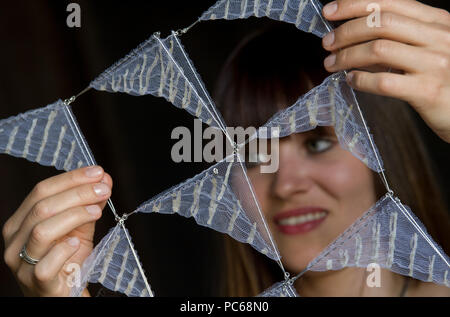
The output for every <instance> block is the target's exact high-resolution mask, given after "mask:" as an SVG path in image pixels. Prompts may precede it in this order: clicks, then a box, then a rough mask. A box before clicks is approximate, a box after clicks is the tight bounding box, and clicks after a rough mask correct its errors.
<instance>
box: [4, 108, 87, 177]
mask: <svg viewBox="0 0 450 317" xmlns="http://www.w3.org/2000/svg"><path fill="white" fill-rule="evenodd" d="M83 146H86V148H87V144H85V141H84V139H83V136H82V135H81V134H79V133H77V123H76V121H75V118H74V116H73V114H72V111H71V109H70V106H66V105H64V103H63V102H62V101H61V100H58V101H56V102H55V103H52V104H50V105H48V106H46V107H43V108H38V109H34V110H30V111H27V112H25V113H22V114H19V115H17V116H14V117H10V118H7V119H3V120H0V153H5V154H9V155H12V156H15V157H22V158H25V159H27V160H29V161H31V162H36V163H39V164H41V165H45V166H54V167H56V168H57V169H59V170H65V171H69V170H73V169H76V168H80V167H82V166H87V165H89V164H88V157H87V155H86V153H85V152H86V151H85V150H84V149H83Z"/></svg>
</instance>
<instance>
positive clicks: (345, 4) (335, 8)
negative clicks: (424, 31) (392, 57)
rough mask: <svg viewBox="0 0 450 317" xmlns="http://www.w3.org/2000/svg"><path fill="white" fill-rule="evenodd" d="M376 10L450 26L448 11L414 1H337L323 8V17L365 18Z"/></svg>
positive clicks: (333, 18)
mask: <svg viewBox="0 0 450 317" xmlns="http://www.w3.org/2000/svg"><path fill="white" fill-rule="evenodd" d="M374 4H375V6H376V9H377V10H378V9H379V11H380V12H393V13H397V14H401V15H404V16H407V17H410V18H412V19H416V20H419V21H422V22H425V23H439V24H443V25H447V26H448V25H450V17H449V13H448V11H446V10H444V9H440V8H435V7H432V6H429V5H426V4H423V3H420V2H418V1H413V0H395V1H392V0H337V1H333V2H330V3H329V4H327V5H326V6H324V8H323V15H324V16H325V18H327V19H328V20H330V21H337V20H347V19H352V18H355V17H365V16H367V15H369V14H370V13H371V12H373V11H374V7H375V6H374Z"/></svg>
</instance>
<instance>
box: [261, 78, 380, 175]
mask: <svg viewBox="0 0 450 317" xmlns="http://www.w3.org/2000/svg"><path fill="white" fill-rule="evenodd" d="M317 126H334V131H335V133H336V136H337V138H338V140H339V143H340V145H341V147H342V148H344V149H346V150H348V151H350V152H351V153H352V154H353V155H354V156H355V157H357V158H358V159H359V160H361V161H362V162H364V164H366V165H367V166H368V167H369V168H370V169H372V170H374V171H376V172H380V171H382V170H383V169H382V167H383V162H382V160H381V155H380V154H379V152H378V149H377V148H376V146H375V142H374V141H373V137H372V134H371V133H370V131H369V128H368V127H367V126H366V125H365V123H364V122H363V117H362V115H361V113H360V112H359V107H357V101H356V99H355V97H354V95H353V93H352V92H351V88H350V87H349V86H348V85H347V83H346V81H345V75H344V73H337V74H333V75H331V76H329V77H327V78H326V79H325V80H324V81H323V83H322V84H320V85H319V86H316V87H314V88H313V89H311V90H310V91H309V92H308V93H306V94H304V95H303V96H301V97H300V98H299V99H298V100H297V101H296V102H295V104H293V105H292V106H290V107H288V108H286V109H284V110H281V111H279V112H277V113H276V114H275V115H274V116H273V117H272V118H271V119H269V120H268V121H267V123H266V124H264V125H263V126H262V127H261V128H260V131H259V132H258V137H259V138H269V137H274V136H275V137H285V136H288V135H290V134H292V133H300V132H305V131H308V130H312V129H314V128H316V127H317ZM269 128H270V129H272V128H278V129H279V133H278V134H277V135H272V134H267V133H266V131H268V130H269ZM366 129H367V130H366ZM254 137H255V136H254ZM254 137H253V138H254ZM374 149H375V151H374Z"/></svg>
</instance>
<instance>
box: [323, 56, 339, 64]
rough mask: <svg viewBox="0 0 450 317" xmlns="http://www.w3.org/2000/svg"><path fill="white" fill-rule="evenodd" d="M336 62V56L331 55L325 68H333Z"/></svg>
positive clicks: (326, 61)
mask: <svg viewBox="0 0 450 317" xmlns="http://www.w3.org/2000/svg"><path fill="white" fill-rule="evenodd" d="M335 62H336V55H335V54H331V55H330V56H328V57H327V58H325V61H324V65H325V67H331V66H333V65H334V63H335Z"/></svg>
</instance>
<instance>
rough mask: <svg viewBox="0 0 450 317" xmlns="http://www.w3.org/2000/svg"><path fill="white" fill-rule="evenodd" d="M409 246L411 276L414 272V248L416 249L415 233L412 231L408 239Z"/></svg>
mask: <svg viewBox="0 0 450 317" xmlns="http://www.w3.org/2000/svg"><path fill="white" fill-rule="evenodd" d="M410 246H411V253H410V255H409V274H408V275H409V276H413V273H414V258H415V257H416V250H417V233H414V235H413V236H412V238H411V241H410Z"/></svg>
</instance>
